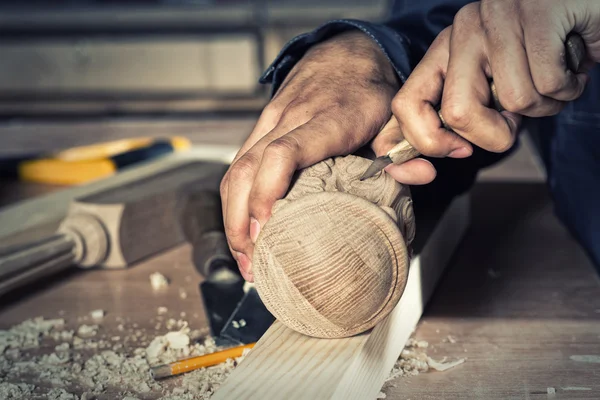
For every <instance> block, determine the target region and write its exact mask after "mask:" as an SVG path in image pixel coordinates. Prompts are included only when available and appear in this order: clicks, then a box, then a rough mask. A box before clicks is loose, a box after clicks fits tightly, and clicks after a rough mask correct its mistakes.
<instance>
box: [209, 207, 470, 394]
mask: <svg viewBox="0 0 600 400" xmlns="http://www.w3.org/2000/svg"><path fill="white" fill-rule="evenodd" d="M468 223H469V198H468V196H464V197H462V198H459V199H456V200H455V201H454V203H453V204H452V205H451V207H450V208H449V209H448V210H447V212H446V213H445V216H444V217H443V218H442V220H441V221H440V222H439V224H438V225H437V226H436V228H435V229H434V231H433V232H432V233H431V235H430V236H429V238H428V240H427V244H426V245H425V247H424V248H423V251H422V253H421V254H419V255H417V256H416V257H415V258H414V259H413V261H412V262H411V266H410V272H409V277H408V282H407V285H406V290H405V291H404V295H403V296H402V298H401V300H400V302H399V303H398V305H397V306H396V308H394V310H393V311H392V313H391V314H389V315H388V316H387V317H386V318H385V319H384V320H383V321H382V322H381V323H380V324H378V325H377V326H376V327H375V328H374V329H373V330H372V331H370V332H367V333H364V334H361V335H357V336H352V337H347V338H342V339H318V338H311V337H308V336H306V335H302V334H299V333H298V332H295V331H293V330H292V329H289V328H286V327H285V326H284V325H283V324H281V323H280V322H276V323H275V324H273V326H272V327H271V328H270V329H269V330H268V331H267V333H266V334H265V335H264V336H263V337H262V338H261V340H260V341H259V342H258V343H257V345H256V346H255V347H254V349H253V350H252V351H251V352H250V354H249V355H248V356H247V357H246V359H244V361H243V362H242V363H241V364H240V365H239V366H238V367H237V368H236V369H235V371H234V372H233V373H232V375H231V376H230V377H229V379H228V380H227V381H226V382H225V383H224V384H223V386H221V388H220V390H218V391H217V393H216V394H215V396H213V400H225V399H232V398H235V399H238V400H244V399H253V400H254V399H257V400H258V399H270V398H283V399H293V400H304V399H306V400H313V399H340V400H342V399H343V400H346V399H356V400H365V399H374V398H375V397H376V396H377V394H378V393H379V391H380V389H381V386H382V385H383V383H384V381H385V379H386V377H387V375H388V374H389V372H390V370H391V368H392V366H393V365H394V362H395V361H396V359H397V358H398V356H399V355H400V352H401V351H402V349H403V348H404V344H405V343H406V340H407V339H408V338H409V336H410V334H411V333H412V331H413V329H414V328H415V326H416V324H417V322H418V320H419V318H420V316H421V313H422V312H423V309H424V307H425V305H426V303H427V301H428V299H429V297H430V296H431V294H432V292H433V289H434V287H435V285H436V283H437V281H438V279H439V277H440V276H441V274H442V272H443V270H444V267H445V265H446V264H447V262H448V260H449V259H450V256H451V255H452V253H453V251H454V250H455V249H456V247H457V245H458V242H459V241H460V239H461V237H462V235H463V234H464V232H465V230H466V228H467V225H468Z"/></svg>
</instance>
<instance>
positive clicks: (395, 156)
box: [360, 33, 586, 181]
mask: <svg viewBox="0 0 600 400" xmlns="http://www.w3.org/2000/svg"><path fill="white" fill-rule="evenodd" d="M565 56H566V61H567V67H568V68H569V70H570V71H572V72H573V73H577V72H578V71H579V69H580V67H581V64H582V62H583V60H584V58H585V56H586V50H585V42H584V41H583V39H582V37H581V36H579V35H578V34H576V33H572V34H570V35H569V36H568V37H567V41H566V42H565ZM490 90H491V92H492V99H493V103H494V108H495V109H496V110H497V111H498V112H502V111H504V108H503V107H502V105H501V104H500V101H499V99H498V93H497V92H496V86H495V85H494V82H493V81H492V82H490ZM436 111H437V113H438V116H439V117H440V120H441V122H442V125H443V126H444V128H446V129H447V130H449V131H452V128H450V127H449V126H448V125H447V124H446V121H444V117H442V113H441V107H440V106H438V107H436ZM394 118H395V117H394V116H392V120H393V119H394ZM419 155H420V153H419V152H418V151H417V150H416V149H415V148H414V147H413V146H412V145H411V144H410V143H409V142H408V141H407V140H406V139H404V140H402V141H401V142H400V143H398V144H397V145H396V146H394V147H393V148H392V149H391V150H390V151H388V153H387V154H386V155H385V156H381V157H377V158H376V159H375V160H374V161H373V162H372V163H371V165H370V166H369V168H367V170H366V171H365V173H364V174H363V175H362V176H361V178H360V180H361V181H363V180H365V179H369V178H371V177H373V176H375V174H377V173H378V172H379V171H381V170H383V169H384V168H385V167H387V166H388V165H390V164H392V163H393V164H396V165H398V164H402V163H405V162H406V161H410V160H412V159H413V158H416V157H418V156H419Z"/></svg>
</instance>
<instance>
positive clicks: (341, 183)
mask: <svg viewBox="0 0 600 400" xmlns="http://www.w3.org/2000/svg"><path fill="white" fill-rule="evenodd" d="M369 164H370V160H368V159H365V158H361V157H356V156H346V157H336V158H332V159H328V160H325V161H322V162H320V163H318V164H316V165H313V166H311V167H309V168H306V169H305V170H303V171H302V172H301V173H299V174H298V176H297V177H296V179H295V181H294V183H293V184H292V187H291V189H290V190H289V192H288V194H287V195H286V197H285V198H284V199H282V200H279V201H277V202H276V203H275V205H274V207H273V215H272V216H271V218H270V220H269V221H268V222H267V224H266V225H265V226H264V228H263V229H262V230H261V233H260V235H259V237H258V239H257V242H256V247H255V249H254V258H253V273H254V278H255V282H256V289H257V290H258V293H259V295H260V297H261V299H262V301H263V303H264V304H265V306H266V307H267V308H268V309H269V311H271V313H272V314H273V315H274V316H275V317H276V318H277V319H278V320H279V321H281V322H282V323H284V324H285V325H286V326H288V327H290V328H292V329H294V330H296V331H298V332H300V333H303V334H305V335H309V336H313V337H321V338H339V337H347V336H352V335H355V334H358V333H362V332H364V331H366V330H368V329H370V328H372V327H373V326H375V325H376V324H377V323H378V322H379V321H381V320H382V319H383V318H385V317H386V316H387V315H388V314H389V313H390V312H391V311H392V309H393V308H394V307H395V306H396V304H397V303H398V300H399V299H400V297H401V296H402V293H403V292H404V287H405V285H406V279H407V276H408V264H409V256H410V244H411V242H412V240H413V238H414V234H415V221H414V214H413V209H412V199H411V198H410V191H409V189H408V187H407V186H403V185H401V184H399V183H398V182H396V181H395V180H394V179H393V178H392V177H391V176H390V175H388V174H378V175H377V176H375V177H373V178H371V179H369V180H366V181H364V182H361V181H359V177H360V176H361V175H362V173H363V172H364V170H365V169H366V168H367V167H368V165H369Z"/></svg>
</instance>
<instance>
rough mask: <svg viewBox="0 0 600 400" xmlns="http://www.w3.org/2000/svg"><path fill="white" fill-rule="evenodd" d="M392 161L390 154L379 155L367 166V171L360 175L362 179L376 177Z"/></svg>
mask: <svg viewBox="0 0 600 400" xmlns="http://www.w3.org/2000/svg"><path fill="white" fill-rule="evenodd" d="M391 163H392V159H391V158H390V157H389V156H381V157H377V158H376V159H375V160H374V161H373V162H372V163H371V165H370V166H369V168H367V170H366V171H365V173H364V174H363V175H362V176H361V177H360V180H361V181H364V180H365V179H369V178H372V177H374V176H375V175H376V174H377V173H378V172H379V171H381V170H383V169H384V168H385V167H387V166H388V165H390V164H391Z"/></svg>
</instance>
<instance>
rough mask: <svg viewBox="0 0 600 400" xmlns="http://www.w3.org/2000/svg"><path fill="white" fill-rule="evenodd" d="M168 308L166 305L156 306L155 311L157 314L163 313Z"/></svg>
mask: <svg viewBox="0 0 600 400" xmlns="http://www.w3.org/2000/svg"><path fill="white" fill-rule="evenodd" d="M168 311H169V310H168V309H167V307H158V308H157V309H156V312H157V313H158V315H165V314H166V313H167V312H168Z"/></svg>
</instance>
